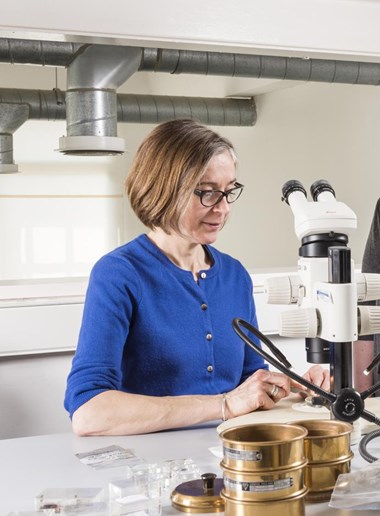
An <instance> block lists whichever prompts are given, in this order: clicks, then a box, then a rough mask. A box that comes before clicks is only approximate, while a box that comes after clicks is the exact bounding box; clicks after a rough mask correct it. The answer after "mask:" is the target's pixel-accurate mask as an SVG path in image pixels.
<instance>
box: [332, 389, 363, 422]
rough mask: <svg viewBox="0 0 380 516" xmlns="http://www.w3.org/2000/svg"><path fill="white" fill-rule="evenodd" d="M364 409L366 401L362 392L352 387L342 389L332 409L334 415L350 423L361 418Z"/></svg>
mask: <svg viewBox="0 0 380 516" xmlns="http://www.w3.org/2000/svg"><path fill="white" fill-rule="evenodd" d="M363 409H364V401H363V400H362V398H361V396H360V394H359V393H358V392H357V391H355V389H351V388H350V387H346V388H345V389H342V390H341V392H340V393H339V394H338V395H337V398H336V400H335V401H334V403H332V405H331V410H332V413H333V414H334V416H335V417H336V418H337V419H340V420H341V421H347V422H348V423H352V422H353V421H356V420H357V419H359V417H360V415H361V413H362V411H363Z"/></svg>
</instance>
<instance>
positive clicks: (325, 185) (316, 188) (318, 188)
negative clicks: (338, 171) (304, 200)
mask: <svg viewBox="0 0 380 516" xmlns="http://www.w3.org/2000/svg"><path fill="white" fill-rule="evenodd" d="M322 192H330V193H332V194H333V196H334V197H335V191H334V188H333V187H332V186H331V184H330V183H329V182H328V181H326V179H318V180H317V181H314V183H313V184H312V185H311V187H310V193H311V196H312V198H313V201H318V196H319V195H320V194H321V193H322Z"/></svg>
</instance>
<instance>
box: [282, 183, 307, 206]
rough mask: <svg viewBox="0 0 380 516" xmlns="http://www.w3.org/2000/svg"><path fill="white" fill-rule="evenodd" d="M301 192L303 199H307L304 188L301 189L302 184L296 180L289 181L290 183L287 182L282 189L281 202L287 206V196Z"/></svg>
mask: <svg viewBox="0 0 380 516" xmlns="http://www.w3.org/2000/svg"><path fill="white" fill-rule="evenodd" d="M297 191H298V192H302V193H303V194H304V195H305V197H307V193H306V190H305V188H304V187H303V184H302V183H301V182H300V181H297V179H291V180H290V181H287V182H286V183H285V184H284V185H283V187H282V198H281V200H282V201H285V202H286V203H287V204H289V202H288V198H289V195H290V194H292V193H293V192H297Z"/></svg>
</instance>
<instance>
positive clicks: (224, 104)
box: [0, 88, 257, 127]
mask: <svg viewBox="0 0 380 516" xmlns="http://www.w3.org/2000/svg"><path fill="white" fill-rule="evenodd" d="M65 96H66V95H65V92H63V91H61V90H56V89H55V90H52V91H44V90H21V89H11V88H2V89H1V88H0V106H1V105H3V104H6V103H7V104H12V105H14V106H16V107H17V106H18V105H20V104H23V105H27V106H28V113H29V116H28V118H29V119H31V120H32V119H33V120H50V121H54V120H65V119H66V101H65ZM173 118H196V119H197V120H199V121H200V122H201V123H204V124H208V125H215V126H231V127H232V126H240V127H243V126H244V127H247V126H253V125H255V123H256V119H257V114H256V107H255V102H254V100H253V98H251V97H249V98H236V99H235V98H203V97H202V98H201V97H173V96H166V95H134V94H118V95H117V121H118V122H125V123H140V124H155V123H159V122H163V121H166V120H171V119H173Z"/></svg>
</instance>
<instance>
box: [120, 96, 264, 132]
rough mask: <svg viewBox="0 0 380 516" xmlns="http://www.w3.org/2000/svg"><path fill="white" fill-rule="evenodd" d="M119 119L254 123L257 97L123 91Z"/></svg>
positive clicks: (151, 121) (227, 124)
mask: <svg viewBox="0 0 380 516" xmlns="http://www.w3.org/2000/svg"><path fill="white" fill-rule="evenodd" d="M117 100H118V120H119V121H122V122H133V123H141V124H152V123H153V124H155V123H161V122H165V121H167V120H173V119H178V118H194V119H196V120H198V121H199V122H201V123H202V124H206V125H217V126H239V127H242V126H246V127H248V126H253V125H255V123H256V120H257V113H256V106H255V102H254V99H253V98H251V97H250V98H244V99H242V98H238V99H234V98H227V99H224V98H204V97H202V98H200V97H169V96H160V95H131V94H125V95H123V94H119V95H118V96H117Z"/></svg>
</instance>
